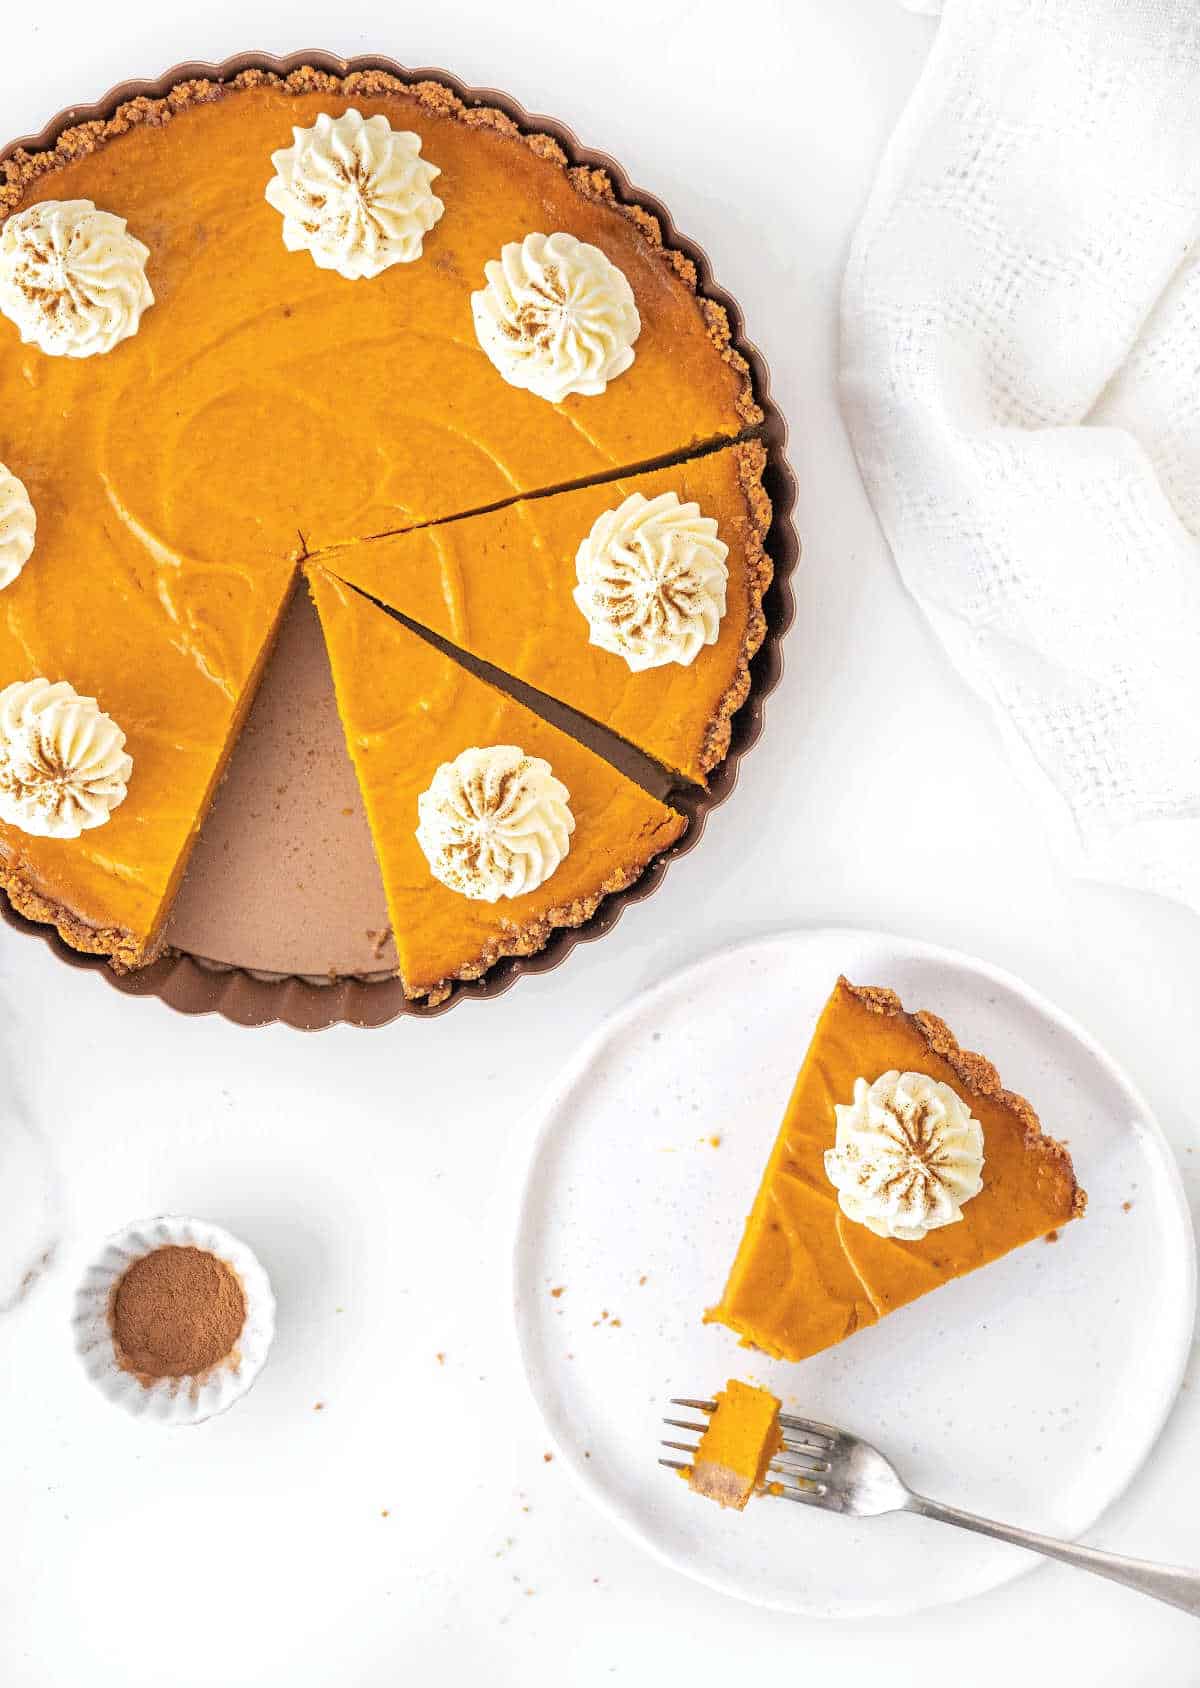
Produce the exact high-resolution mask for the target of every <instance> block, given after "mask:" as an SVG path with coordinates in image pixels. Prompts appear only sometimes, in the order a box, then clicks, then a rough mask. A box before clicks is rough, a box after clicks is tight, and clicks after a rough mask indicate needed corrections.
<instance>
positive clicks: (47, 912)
mask: <svg viewBox="0 0 1200 1688" xmlns="http://www.w3.org/2000/svg"><path fill="white" fill-rule="evenodd" d="M0 890H3V891H4V893H5V895H6V896H7V897H8V900H9V902H10V903H11V904H12V906H13V908H15V909H16V911H17V913H18V914H20V915H23V916H24V918H25V919H26V920H32V921H35V922H36V923H37V924H38V925H40V926H53V927H54V929H55V931H56V932H57V933H58V935H59V937H60V938H61V939H62V941H63V943H64V944H69V945H70V947H71V948H72V949H74V950H78V951H79V952H80V953H81V954H82V955H103V956H106V957H107V959H108V965H109V966H110V967H111V968H112V970H113V971H114V973H130V972H132V971H133V969H134V968H136V967H144V966H145V965H146V963H147V962H149V961H153V960H154V953H153V951H152V950H148V949H147V948H146V946H145V945H144V944H142V943H140V942H139V941H138V939H137V938H135V937H134V936H133V934H132V933H131V932H126V931H124V930H123V929H122V928H121V927H119V926H89V925H88V923H87V922H86V921H85V920H81V919H80V918H79V916H78V915H77V914H74V913H73V912H72V911H71V910H70V909H69V908H67V907H66V905H65V904H64V903H60V902H56V901H55V900H54V899H53V898H51V897H47V896H45V895H43V893H42V892H41V891H39V890H37V888H36V887H35V886H33V885H31V884H30V883H29V881H28V879H26V878H25V876H24V874H22V873H18V872H17V871H16V870H15V869H13V868H10V867H8V866H6V865H5V863H4V862H3V860H0Z"/></svg>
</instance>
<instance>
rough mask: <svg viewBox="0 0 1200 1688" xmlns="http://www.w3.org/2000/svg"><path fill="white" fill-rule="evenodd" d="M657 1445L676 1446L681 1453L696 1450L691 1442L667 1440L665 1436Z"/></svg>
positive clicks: (664, 1446)
mask: <svg viewBox="0 0 1200 1688" xmlns="http://www.w3.org/2000/svg"><path fill="white" fill-rule="evenodd" d="M658 1445H659V1447H660V1448H677V1449H678V1450H679V1452H680V1453H681V1454H694V1453H695V1452H696V1447H695V1444H694V1443H693V1442H668V1441H667V1439H666V1437H665V1436H664V1437H663V1439H662V1441H661V1442H660V1443H659V1444H658Z"/></svg>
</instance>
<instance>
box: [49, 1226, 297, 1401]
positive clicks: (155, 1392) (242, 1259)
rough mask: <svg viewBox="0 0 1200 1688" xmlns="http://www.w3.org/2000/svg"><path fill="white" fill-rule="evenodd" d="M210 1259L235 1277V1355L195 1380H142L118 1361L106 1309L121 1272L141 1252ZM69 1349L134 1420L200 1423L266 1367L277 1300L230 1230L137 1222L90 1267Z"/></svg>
mask: <svg viewBox="0 0 1200 1688" xmlns="http://www.w3.org/2000/svg"><path fill="white" fill-rule="evenodd" d="M172 1245H173V1246H175V1247H178V1248H199V1249H204V1250H205V1251H207V1252H208V1253H209V1254H215V1255H216V1256H217V1258H218V1259H219V1260H223V1261H224V1262H225V1264H226V1265H227V1266H230V1267H231V1268H232V1269H233V1271H235V1272H236V1273H237V1275H238V1278H239V1279H240V1281H241V1285H242V1293H243V1295H244V1296H245V1300H246V1322H245V1324H244V1325H243V1326H242V1332H241V1335H240V1336H239V1338H238V1342H237V1348H236V1350H235V1358H234V1359H233V1361H229V1360H226V1361H223V1362H222V1363H221V1364H220V1365H217V1366H214V1367H213V1368H212V1369H211V1370H210V1371H208V1372H205V1373H203V1374H202V1375H200V1376H198V1377H178V1378H176V1377H165V1378H159V1379H157V1380H155V1381H154V1382H152V1383H142V1382H141V1381H140V1380H139V1378H138V1377H137V1376H136V1375H135V1374H134V1373H133V1372H129V1371H126V1370H125V1369H124V1368H123V1367H122V1366H121V1365H120V1364H119V1362H118V1360H117V1355H116V1349H115V1346H114V1342H113V1333H112V1326H111V1323H110V1316H109V1309H110V1304H111V1301H112V1296H113V1291H114V1290H115V1288H116V1286H117V1284H118V1283H119V1282H120V1280H121V1278H122V1277H123V1276H124V1274H125V1273H126V1272H127V1271H128V1270H129V1268H130V1267H131V1266H132V1265H133V1263H134V1261H136V1260H140V1259H142V1258H143V1256H144V1255H147V1254H152V1253H153V1252H154V1250H155V1249H158V1248H164V1247H167V1246H172ZM72 1324H73V1326H74V1335H75V1351H76V1353H77V1354H78V1355H79V1358H80V1359H81V1361H82V1362H83V1366H84V1370H85V1371H86V1372H87V1374H88V1376H89V1377H90V1378H91V1380H92V1382H93V1383H94V1384H95V1385H96V1387H97V1389H99V1390H100V1391H101V1392H102V1393H103V1394H104V1395H106V1396H107V1398H108V1399H109V1400H110V1401H112V1402H114V1403H115V1404H116V1405H117V1406H119V1407H124V1409H125V1411H126V1412H129V1413H132V1414H134V1415H135V1417H138V1418H142V1419H146V1420H150V1421H153V1422H154V1423H156V1424H167V1425H181V1424H202V1423H203V1422H204V1420H205V1419H208V1418H215V1417H216V1415H217V1414H218V1413H223V1412H227V1411H228V1410H229V1408H230V1407H231V1406H233V1404H234V1402H235V1401H240V1400H241V1398H242V1396H243V1395H245V1394H246V1392H247V1391H248V1390H249V1388H250V1387H251V1385H252V1384H253V1383H254V1380H255V1378H257V1376H258V1374H259V1372H260V1371H261V1370H262V1368H263V1366H264V1365H265V1364H266V1359H267V1354H268V1353H269V1351H270V1347H271V1342H272V1339H273V1338H274V1335H275V1297H274V1295H273V1294H272V1292H271V1285H270V1282H269V1280H268V1278H267V1274H266V1273H265V1272H264V1271H263V1269H262V1267H261V1266H260V1265H259V1263H258V1261H257V1259H256V1258H255V1256H254V1255H253V1254H252V1253H251V1251H250V1250H249V1249H248V1248H247V1247H246V1245H245V1243H243V1242H239V1241H238V1239H237V1238H236V1237H234V1236H231V1235H230V1233H229V1232H228V1231H224V1230H222V1229H221V1227H220V1226H219V1225H210V1224H209V1223H208V1222H207V1220H203V1219H182V1218H177V1217H173V1216H172V1217H165V1218H160V1219H143V1220H140V1221H139V1222H138V1223H136V1224H134V1225H129V1226H127V1227H126V1228H125V1229H124V1230H123V1231H118V1232H117V1233H116V1235H115V1236H112V1237H110V1238H109V1239H108V1241H107V1242H106V1243H105V1245H104V1248H103V1250H102V1251H101V1253H100V1254H99V1255H98V1256H97V1257H96V1259H95V1260H94V1261H93V1262H92V1264H91V1265H90V1266H89V1267H88V1269H87V1271H86V1272H85V1273H84V1275H83V1278H82V1280H81V1281H80V1284H79V1288H78V1289H77V1290H76V1292H75V1311H74V1316H73V1319H72Z"/></svg>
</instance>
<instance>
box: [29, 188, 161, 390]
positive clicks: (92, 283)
mask: <svg viewBox="0 0 1200 1688" xmlns="http://www.w3.org/2000/svg"><path fill="white" fill-rule="evenodd" d="M149 256H150V248H149V247H148V246H144V245H143V244H142V242H141V241H140V240H135V239H134V237H133V235H131V234H130V233H129V230H128V229H127V228H126V226H125V219H124V218H123V217H117V216H115V215H114V214H113V213H112V212H111V211H101V210H97V208H96V206H95V205H93V204H92V202H91V200H90V199H47V200H43V201H41V202H40V203H39V204H37V205H31V206H29V207H28V209H27V210H24V211H18V212H16V214H15V215H14V216H12V217H10V218H9V219H8V221H7V222H6V223H4V224H3V226H2V227H0V311H3V313H4V315H5V316H6V317H8V318H9V320H10V321H12V322H14V323H15V324H16V326H17V329H18V330H19V332H20V335H21V339H22V340H24V341H26V342H27V343H32V344H33V345H36V346H38V347H39V348H40V349H41V350H42V351H43V352H45V353H46V354H47V355H48V356H50V357H69V358H90V357H98V356H102V355H103V354H104V353H106V352H111V351H112V349H113V347H114V346H117V345H119V344H120V342H121V341H122V340H127V339H128V338H129V336H130V335H131V334H136V333H137V331H138V328H139V326H140V324H141V320H142V312H143V311H145V310H146V309H147V308H148V307H149V306H150V305H152V304H153V303H154V294H153V292H152V291H151V288H150V283H149V282H148V281H147V279H146V260H147V259H148V258H149Z"/></svg>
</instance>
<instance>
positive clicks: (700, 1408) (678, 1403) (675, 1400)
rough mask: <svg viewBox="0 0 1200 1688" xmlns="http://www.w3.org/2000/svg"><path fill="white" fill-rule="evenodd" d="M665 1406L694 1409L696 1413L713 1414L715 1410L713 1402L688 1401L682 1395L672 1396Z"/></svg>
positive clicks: (715, 1405) (715, 1406) (715, 1404)
mask: <svg viewBox="0 0 1200 1688" xmlns="http://www.w3.org/2000/svg"><path fill="white" fill-rule="evenodd" d="M667 1405H668V1406H671V1407H695V1409H696V1411H697V1412H701V1413H715V1412H716V1410H717V1403H716V1402H715V1401H689V1400H686V1399H685V1398H684V1397H683V1396H682V1395H672V1396H671V1399H670V1400H669V1401H668V1403H667Z"/></svg>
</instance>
